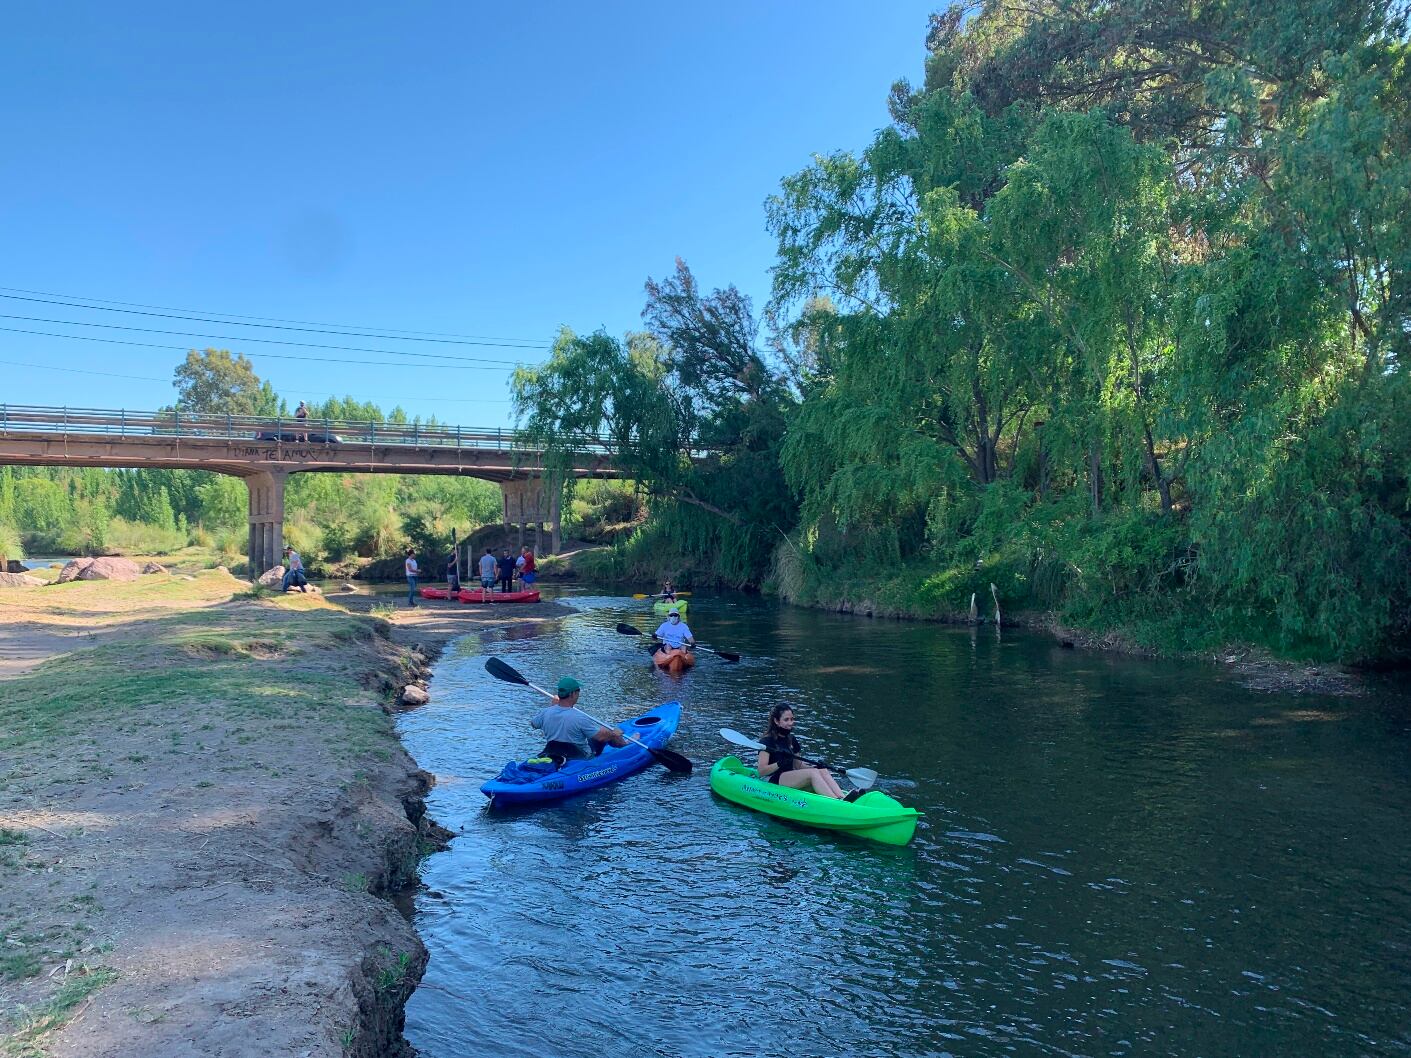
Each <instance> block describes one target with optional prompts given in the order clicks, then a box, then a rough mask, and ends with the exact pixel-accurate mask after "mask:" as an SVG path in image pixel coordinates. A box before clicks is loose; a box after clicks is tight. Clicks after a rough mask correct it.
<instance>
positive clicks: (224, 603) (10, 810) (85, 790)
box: [0, 571, 560, 1058]
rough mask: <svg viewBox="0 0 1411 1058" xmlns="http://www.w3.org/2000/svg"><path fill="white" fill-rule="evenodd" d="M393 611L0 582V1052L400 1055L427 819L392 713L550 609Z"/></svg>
mask: <svg viewBox="0 0 1411 1058" xmlns="http://www.w3.org/2000/svg"><path fill="white" fill-rule="evenodd" d="M392 599H393V596H392V595H390V594H382V595H375V594H372V593H369V592H368V591H367V589H361V590H360V591H358V592H356V593H353V594H349V595H331V596H329V597H327V598H322V597H319V596H313V595H309V596H305V595H291V596H265V595H261V594H258V593H251V592H250V591H249V586H248V585H247V584H245V583H244V582H241V581H237V580H235V579H234V578H232V577H230V576H229V575H228V574H226V573H224V572H215V571H212V572H208V573H204V574H201V575H199V576H197V577H196V578H195V579H191V580H188V579H184V578H180V577H172V576H169V575H165V574H158V575H154V576H150V577H144V578H143V579H142V580H141V581H140V582H138V583H136V584H113V583H108V582H75V583H73V584H67V585H57V586H51V587H44V588H27V589H4V590H0V658H2V659H3V664H4V667H3V668H0V1054H3V1055H6V1056H7V1058H8V1056H11V1055H30V1054H39V1055H44V1054H49V1055H54V1056H99V1055H102V1056H114V1055H142V1056H144V1058H164V1056H172V1058H175V1056H178V1055H180V1056H188V1055H221V1056H226V1058H244V1056H250V1058H254V1056H256V1055H275V1056H282V1055H299V1056H321V1055H340V1056H341V1055H357V1056H383V1055H396V1054H401V1053H405V1049H406V1045H405V1043H404V1041H403V1040H402V1036H401V1027H402V1019H403V1005H404V1003H405V1001H406V998H407V996H408V995H409V994H410V993H411V990H412V989H413V988H414V987H415V985H416V982H417V981H418V980H419V978H420V975H421V973H422V970H423V968H424V966H425V961H426V953H425V949H424V948H423V947H422V945H421V943H420V941H419V940H418V939H417V937H416V935H415V933H414V931H413V930H412V929H411V927H410V925H409V924H408V922H407V921H406V919H405V918H404V917H403V916H402V915H401V914H399V913H398V912H397V910H396V909H395V907H394V906H393V903H392V902H391V899H390V898H391V897H392V896H393V895H395V894H396V893H397V892H398V891H399V890H402V889H404V888H405V887H406V886H407V885H408V884H409V883H410V882H412V881H413V880H414V877H415V872H416V866H417V863H418V860H419V858H420V856H422V855H424V854H426V853H427V852H429V851H430V850H432V849H434V848H435V847H436V841H437V837H438V835H437V829H438V828H435V826H434V824H431V823H430V821H429V820H427V819H426V818H425V816H424V808H423V800H422V799H423V797H424V795H425V793H426V791H427V790H428V789H429V785H430V781H431V779H430V776H428V775H427V774H426V773H424V772H422V771H420V770H419V769H418V768H417V767H416V764H415V762H413V761H412V760H411V758H410V757H409V756H408V755H407V754H406V753H405V751H404V750H403V749H402V747H401V745H400V743H399V742H398V741H397V739H396V735H395V732H394V730H393V727H392V721H391V718H390V715H389V714H390V712H391V706H392V703H393V701H394V699H395V696H396V692H397V690H398V689H399V688H400V686H401V685H402V684H405V683H407V682H409V681H411V680H414V679H418V678H421V679H425V678H426V677H427V676H428V668H427V666H428V664H429V662H430V661H431V660H432V659H433V658H434V657H435V656H436V655H437V654H438V653H439V651H440V649H441V648H442V646H443V645H444V644H445V643H446V642H447V641H448V640H449V639H450V638H451V637H453V636H455V635H458V634H462V633H465V632H468V631H471V630H473V629H475V628H476V627H478V626H487V625H503V624H504V623H506V622H513V621H522V620H536V619H542V618H543V617H544V616H545V614H546V612H554V613H557V612H560V611H559V608H558V607H557V606H553V605H552V604H543V605H538V606H526V607H523V608H515V611H514V612H513V613H509V614H506V613H502V612H499V611H500V610H503V609H505V608H496V610H495V611H491V610H490V609H489V608H486V609H485V610H479V609H474V608H471V607H456V608H452V607H449V606H446V605H444V604H443V605H440V606H437V605H434V604H432V605H425V606H421V607H418V608H417V609H416V610H406V609H398V610H396V611H389V609H388V608H387V603H389V602H391V601H392ZM525 611H528V612H525ZM432 693H433V695H434V693H435V688H434V684H433V685H432Z"/></svg>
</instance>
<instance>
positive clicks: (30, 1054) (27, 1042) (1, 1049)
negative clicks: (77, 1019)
mask: <svg viewBox="0 0 1411 1058" xmlns="http://www.w3.org/2000/svg"><path fill="white" fill-rule="evenodd" d="M117 977H118V972H117V971H116V970H111V969H108V968H107V967H98V968H97V969H93V970H87V971H86V972H84V973H81V974H74V975H71V976H70V977H69V979H68V980H67V981H65V982H64V985H63V987H62V988H60V989H59V991H58V992H57V993H56V994H55V995H54V997H53V998H52V999H50V1000H49V1001H48V1002H47V1003H44V1004H42V1005H41V1006H38V1007H33V1008H25V1007H21V1008H20V1010H19V1011H18V1013H16V1014H15V1015H13V1016H12V1017H11V1026H12V1031H11V1035H10V1036H8V1037H7V1038H6V1039H4V1040H0V1055H3V1056H4V1058H42V1056H43V1054H44V1051H43V1049H42V1048H41V1046H40V1044H41V1041H42V1040H43V1038H44V1037H45V1036H47V1035H48V1034H49V1033H51V1032H53V1031H54V1030H55V1029H58V1028H62V1027H63V1025H64V1023H65V1022H66V1021H68V1019H69V1015H70V1014H72V1013H73V1010H74V1008H75V1007H76V1006H78V1005H79V1004H80V1003H82V1002H83V1001H84V1000H85V999H87V998H88V997H89V996H91V995H92V994H93V993H94V992H96V991H98V989H100V988H102V987H103V986H104V985H106V984H111V983H112V982H113V981H115V980H117Z"/></svg>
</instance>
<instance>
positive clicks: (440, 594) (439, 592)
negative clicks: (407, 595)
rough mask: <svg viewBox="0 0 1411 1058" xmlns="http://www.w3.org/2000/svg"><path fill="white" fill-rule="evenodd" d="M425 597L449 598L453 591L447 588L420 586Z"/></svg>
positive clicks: (422, 595) (419, 589) (420, 590)
mask: <svg viewBox="0 0 1411 1058" xmlns="http://www.w3.org/2000/svg"><path fill="white" fill-rule="evenodd" d="M417 590H418V591H419V592H420V593H421V597H422V598H423V599H449V598H450V597H451V593H450V592H449V591H447V590H446V589H445V588H418V589H417Z"/></svg>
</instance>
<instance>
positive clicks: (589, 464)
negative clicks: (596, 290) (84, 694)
mask: <svg viewBox="0 0 1411 1058" xmlns="http://www.w3.org/2000/svg"><path fill="white" fill-rule="evenodd" d="M0 464H12V465H16V466H76V467H129V468H139V467H152V468H162V469H166V470H209V471H213V472H215V473H217V474H230V475H233V476H235V477H238V478H241V479H243V480H244V482H245V485H246V487H247V488H248V489H249V490H250V542H249V552H248V553H249V558H250V569H251V571H252V576H258V575H259V574H260V573H261V572H263V571H264V570H267V569H270V568H272V567H274V566H276V565H278V564H279V562H280V557H281V553H282V550H283V544H284V483H285V482H286V481H287V480H288V478H289V475H290V474H300V473H317V472H325V473H326V472H329V471H333V472H339V473H356V474H450V475H456V476H462V477H475V478H483V479H485V480H487V481H495V482H498V483H499V485H500V491H501V493H502V494H503V498H504V523H505V526H506V528H518V530H519V535H520V539H521V540H523V539H524V536H525V533H526V531H527V530H529V529H530V528H532V529H533V530H534V533H535V542H536V545H537V546H536V550H540V551H542V549H543V534H544V526H545V524H548V526H549V527H550V541H551V543H550V550H551V551H552V552H557V551H558V549H559V546H560V521H559V516H560V512H559V491H560V490H559V489H558V488H553V487H550V488H546V487H545V467H544V452H543V450H542V449H539V448H536V447H534V446H532V445H529V444H528V443H527V442H525V441H524V439H523V438H522V437H521V436H520V435H519V434H518V433H517V432H516V431H514V430H503V429H498V428H493V427H492V428H488V429H487V428H478V427H463V426H423V425H416V424H413V425H404V424H398V423H385V422H352V421H345V420H330V419H294V418H291V417H276V418H264V417H254V416H246V415H201V414H195V413H188V412H182V411H162V412H132V411H107V410H101V409H94V408H44V407H35V406H32V405H15V404H0ZM569 472H570V473H572V474H573V475H575V476H577V477H616V476H618V471H616V470H615V469H614V467H613V464H612V454H611V451H610V449H609V447H608V445H607V443H606V440H605V439H604V438H601V437H593V436H584V437H583V438H581V439H580V440H579V441H578V442H577V443H575V445H574V455H573V459H572V465H571V467H570V468H569Z"/></svg>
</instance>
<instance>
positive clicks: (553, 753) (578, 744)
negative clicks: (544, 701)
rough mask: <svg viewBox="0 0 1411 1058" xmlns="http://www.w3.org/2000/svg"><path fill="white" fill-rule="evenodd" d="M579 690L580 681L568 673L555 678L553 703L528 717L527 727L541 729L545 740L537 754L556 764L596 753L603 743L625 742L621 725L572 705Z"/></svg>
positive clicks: (616, 743)
mask: <svg viewBox="0 0 1411 1058" xmlns="http://www.w3.org/2000/svg"><path fill="white" fill-rule="evenodd" d="M581 690H582V687H581V685H580V684H579V682H578V681H577V680H575V679H574V678H573V677H572V676H565V677H563V679H561V680H559V685H558V694H557V695H556V696H555V697H554V704H553V705H548V706H545V707H544V708H543V709H541V710H539V712H538V713H537V714H535V717H534V719H533V720H531V721H529V726H530V727H533V728H534V729H535V730H537V731H542V732H544V735H545V736H546V737H547V738H548V740H549V741H548V742H547V743H546V744H545V745H544V749H543V752H541V753H540V754H539V756H540V757H547V758H551V759H552V760H553V761H554V762H555V763H556V764H557V765H558V766H559V767H563V762H564V761H565V760H583V759H586V758H589V757H596V756H597V755H598V754H599V753H601V752H602V751H603V746H604V745H611V746H625V745H627V740H626V739H625V738H623V737H622V729H621V728H619V727H603V726H601V725H600V724H599V723H598V722H597V721H596V720H590V719H588V717H586V716H584V715H583V714H582V713H580V712H579V711H578V710H577V709H576V708H575V706H577V705H578V695H579V692H580V691H581Z"/></svg>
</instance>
